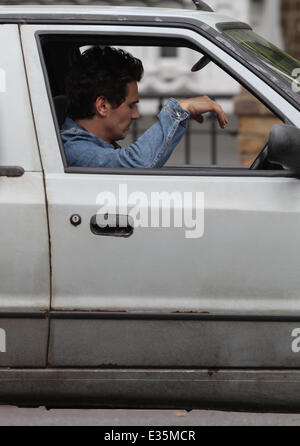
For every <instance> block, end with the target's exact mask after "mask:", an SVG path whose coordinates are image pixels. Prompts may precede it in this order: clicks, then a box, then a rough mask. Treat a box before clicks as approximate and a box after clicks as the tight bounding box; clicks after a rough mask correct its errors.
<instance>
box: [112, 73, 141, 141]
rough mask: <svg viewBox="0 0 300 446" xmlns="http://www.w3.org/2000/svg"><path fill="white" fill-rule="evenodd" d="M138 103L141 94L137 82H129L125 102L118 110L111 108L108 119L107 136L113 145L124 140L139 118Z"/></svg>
mask: <svg viewBox="0 0 300 446" xmlns="http://www.w3.org/2000/svg"><path fill="white" fill-rule="evenodd" d="M138 102H139V92H138V86H137V82H135V81H132V82H129V83H128V84H127V96H126V98H125V101H124V102H123V103H122V104H121V105H120V106H119V107H117V108H112V107H111V106H110V107H109V112H108V114H107V119H106V134H107V135H108V139H109V140H110V142H111V143H112V142H114V141H118V140H120V139H124V138H125V137H126V133H127V132H128V130H129V127H130V125H131V123H132V121H133V120H134V119H138V118H139V112H138V109H137V103H138Z"/></svg>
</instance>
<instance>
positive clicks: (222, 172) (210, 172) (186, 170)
mask: <svg viewBox="0 0 300 446" xmlns="http://www.w3.org/2000/svg"><path fill="white" fill-rule="evenodd" d="M99 24H101V23H99ZM99 24H97V25H99ZM94 25H95V24H93V26H94ZM118 25H120V24H119V23H118ZM135 25H136V26H138V25H141V24H139V23H136V24H135ZM129 26H130V25H129ZM142 26H143V27H145V28H151V24H150V25H145V23H143V24H142ZM161 26H162V27H165V28H167V29H168V30H169V29H170V26H167V25H165V26H164V24H161ZM174 28H176V29H178V28H181V27H180V25H179V24H178V23H176V25H174ZM182 28H183V30H184V29H186V26H185V27H182ZM188 29H189V30H190V31H192V32H195V33H197V34H199V35H200V36H201V37H203V38H207V36H206V35H203V36H202V34H201V33H200V32H198V30H197V31H195V29H193V28H192V27H188ZM48 36H49V37H50V36H51V37H53V36H55V37H61V38H63V36H69V37H70V36H72V37H73V38H74V40H76V39H77V38H78V39H79V37H81V38H82V37H85V38H89V37H90V38H96V37H99V39H100V38H101V36H102V37H105V39H108V40H111V41H113V40H116V41H118V42H119V43H111V45H127V46H128V45H132V46H140V45H139V44H137V43H136V40H134V39H136V38H137V37H138V38H139V39H141V40H142V39H145V37H147V40H149V43H148V44H147V45H145V46H158V45H154V44H153V42H154V41H155V40H157V39H159V41H160V45H159V46H160V47H162V46H164V45H161V41H162V40H164V41H165V42H167V44H166V45H165V46H170V41H171V40H172V41H174V42H180V41H181V42H182V41H184V42H185V47H190V48H192V49H196V50H197V51H199V53H204V54H207V55H209V56H211V57H212V59H213V62H214V63H215V64H216V65H217V66H219V67H220V68H221V69H222V70H223V71H224V72H225V73H227V74H228V75H229V76H231V77H232V78H233V79H235V80H236V81H237V82H238V83H239V84H240V85H241V86H243V87H244V88H246V90H248V91H249V92H250V93H251V94H253V95H254V96H255V97H256V98H257V99H258V100H259V101H260V102H261V103H262V104H264V105H265V106H266V107H267V108H268V109H269V110H271V111H272V112H273V113H274V115H275V116H277V117H278V118H279V119H281V120H282V121H283V122H285V123H287V124H292V123H291V122H290V121H289V119H288V118H287V117H286V116H285V115H284V114H283V112H282V111H281V110H279V109H278V108H277V107H276V106H275V105H274V104H273V103H271V102H270V101H268V99H267V98H263V99H262V98H261V97H260V92H259V91H258V90H256V88H255V87H253V86H252V85H250V84H249V83H248V81H247V80H245V79H241V78H239V76H238V75H236V74H234V73H232V71H231V69H230V67H227V66H224V65H223V64H222V61H221V60H219V58H218V56H215V55H214V54H212V53H211V52H210V51H208V50H207V48H204V47H202V46H201V44H200V42H195V41H193V39H191V38H189V37H188V36H187V35H178V34H176V32H174V34H173V35H172V36H166V35H164V34H160V33H159V32H157V33H156V34H155V36H151V35H150V34H149V36H145V35H142V34H141V33H140V32H133V33H131V34H130V35H128V34H127V33H122V27H121V26H120V32H118V34H117V35H116V32H115V31H109V30H107V29H106V30H104V31H101V30H94V31H93V30H91V31H84V30H74V31H69V30H65V31H64V30H57V31H53V30H51V31H50V30H49V31H45V30H41V31H36V32H35V40H36V43H37V48H38V54H39V58H40V62H41V66H42V70H43V77H44V81H45V84H46V90H47V94H48V100H49V104H50V108H51V114H52V118H53V122H54V125H55V131H56V136H57V141H58V145H59V148H60V154H61V159H62V163H63V168H64V172H65V173H66V174H89V175H90V174H115V175H124V174H126V175H152V176H153V175H159V176H161V175H165V176H219V177H222V176H224V177H230V176H232V177H284V178H295V177H296V178H297V177H299V174H298V173H297V172H296V171H295V170H251V169H250V168H248V167H243V166H241V167H239V166H237V167H232V168H231V167H230V168H229V167H227V166H211V165H203V166H195V165H194V166H193V165H189V166H185V165H180V166H178V167H177V166H171V167H163V168H153V169H141V168H126V169H125V170H124V168H106V167H99V168H98V167H69V166H68V165H67V161H66V156H65V151H64V146H63V143H62V140H61V136H60V128H59V124H58V121H57V116H56V110H55V106H54V101H53V97H52V92H51V86H50V80H49V76H48V72H47V68H46V62H45V57H44V52H43V47H42V39H44V38H45V37H48ZM122 39H124V40H125V39H126V42H122ZM130 41H133V42H134V43H132V44H131V43H128V42H130ZM212 43H213V44H214V42H212ZM174 46H175V45H174ZM176 46H177V47H178V45H176ZM231 57H232V56H231ZM237 62H239V63H240V61H239V60H237ZM246 68H247V69H249V68H248V67H246ZM250 71H251V70H250ZM251 72H252V73H253V71H251ZM253 74H256V73H253ZM283 99H284V100H286V98H283ZM287 102H288V101H287ZM290 105H292V104H290ZM263 149H264V147H262V149H261V152H262V151H263ZM261 152H260V153H261Z"/></svg>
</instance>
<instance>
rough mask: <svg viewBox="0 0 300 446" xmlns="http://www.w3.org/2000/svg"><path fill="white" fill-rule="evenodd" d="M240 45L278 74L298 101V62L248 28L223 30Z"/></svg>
mask: <svg viewBox="0 0 300 446" xmlns="http://www.w3.org/2000/svg"><path fill="white" fill-rule="evenodd" d="M224 32H225V33H226V34H227V35H229V36H230V37H231V38H232V39H234V40H235V41H236V42H238V43H240V44H241V45H242V47H243V48H244V49H245V50H246V51H247V52H250V53H251V54H252V55H253V54H254V55H255V56H256V57H257V58H258V59H259V60H260V61H261V62H262V63H263V65H264V67H268V68H270V69H271V70H272V71H273V72H275V73H276V74H277V75H279V77H280V79H281V80H283V81H284V82H285V83H286V84H287V85H288V87H289V90H290V94H291V95H292V96H294V97H295V95H296V96H297V101H300V94H299V93H300V62H299V61H298V60H296V59H294V58H293V57H291V56H289V55H288V54H287V53H285V52H284V51H282V50H280V49H279V48H277V47H276V46H275V45H273V44H272V43H270V42H268V41H267V40H265V39H263V38H262V37H260V36H259V35H258V34H256V33H255V32H253V31H252V30H250V29H229V30H226V31H224Z"/></svg>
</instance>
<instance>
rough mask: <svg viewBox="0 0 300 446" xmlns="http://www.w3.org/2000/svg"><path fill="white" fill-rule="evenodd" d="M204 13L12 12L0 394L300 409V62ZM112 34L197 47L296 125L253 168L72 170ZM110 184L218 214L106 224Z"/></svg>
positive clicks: (96, 402) (136, 42)
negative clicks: (71, 104)
mask: <svg viewBox="0 0 300 446" xmlns="http://www.w3.org/2000/svg"><path fill="white" fill-rule="evenodd" d="M192 6H193V5H192ZM200 7H201V5H200ZM202 7H203V5H202ZM203 8H204V10H202V11H201V10H199V11H196V10H195V9H192V7H191V9H190V10H179V9H178V10H177V9H155V8H137V7H132V8H130V7H123V8H121V7H102V6H94V5H93V6H91V7H80V6H61V7H59V6H55V7H53V8H51V7H48V6H47V7H45V6H43V7H38V6H31V7H27V8H25V7H9V6H7V7H5V6H1V8H0V67H1V70H0V91H1V94H0V159H1V162H0V175H1V178H0V215H1V217H0V230H1V232H0V234H1V235H0V366H1V368H0V403H1V404H17V405H37V406H39V405H45V406H47V407H86V406H88V407H115V408H116V407H139V408H150V407H152V408H183V409H192V408H208V407H209V408H226V409H245V410H281V411H297V410H299V409H300V255H299V252H300V239H299V234H298V233H299V228H300V180H299V168H300V152H299V149H300V130H299V128H300V96H299V90H300V88H299V81H298V80H297V75H298V74H299V73H300V70H299V68H300V63H299V62H297V61H296V60H295V59H293V58H291V57H289V56H288V55H287V54H285V53H284V52H282V51H280V50H278V49H276V48H275V47H274V46H272V45H271V44H269V43H268V42H266V41H265V40H264V39H262V38H260V37H259V36H257V35H256V34H255V32H254V31H253V30H251V28H250V27H249V26H248V25H246V24H244V23H240V22H238V21H236V20H234V19H232V18H229V17H226V16H221V15H218V14H216V13H214V12H210V11H207V10H205V9H206V8H205V7H203ZM103 44H105V45H112V46H122V45H123V46H124V45H125V46H137V47H148V46H152V47H153V46H154V47H155V46H157V47H164V46H167V47H170V46H174V47H187V48H191V49H193V50H194V51H197V52H199V59H202V62H201V63H200V64H199V65H198V66H196V67H194V69H199V68H201V67H203V66H204V65H205V64H206V63H207V62H209V61H211V63H215V64H217V65H218V66H219V67H220V68H221V69H222V70H224V72H226V73H227V74H228V75H229V76H231V77H232V78H234V79H236V80H237V81H238V82H239V83H240V84H241V85H243V86H244V87H245V88H246V89H247V90H249V91H250V92H251V93H252V94H254V95H255V96H256V97H257V98H258V99H259V100H260V101H261V102H262V103H263V104H265V105H266V106H267V107H268V108H269V109H270V110H271V111H272V112H273V113H274V114H275V115H276V116H278V117H279V118H280V119H281V120H282V122H284V123H285V125H278V126H275V127H274V128H273V129H272V131H271V133H270V140H269V143H268V144H267V145H266V146H265V147H261V150H262V152H261V154H260V155H259V157H258V159H257V160H256V161H255V162H254V164H253V165H252V166H251V167H250V168H247V167H235V168H228V167H222V166H180V165H179V166H175V167H165V168H162V169H108V168H79V167H77V168H74V167H68V166H67V164H66V157H65V154H64V149H63V145H62V142H61V139H60V125H61V121H62V119H63V114H64V93H65V91H64V79H65V75H66V72H67V70H68V67H69V65H68V64H69V56H70V54H72V53H74V51H75V52H76V51H77V52H78V51H80V48H82V47H86V46H89V45H103ZM204 57H205V59H203V58H204ZM204 69H205V68H204ZM120 191H121V192H120ZM104 192H107V193H109V194H113V195H114V196H117V197H118V198H119V200H120V202H119V204H120V206H121V207H122V208H124V209H126V206H128V200H129V199H128V197H129V196H131V198H132V196H133V195H132V194H134V193H137V192H138V193H139V194H140V196H142V197H144V198H145V199H144V201H143V202H140V211H141V212H142V213H144V214H143V215H145V214H146V213H147V212H148V213H151V210H152V211H153V209H151V197H152V194H155V193H156V194H164V195H160V197H173V198H172V199H174V202H176V203H177V204H178V201H176V199H177V198H178V197H190V196H193V197H197V196H198V197H199V200H200V202H201V203H200V204H201V205H202V211H203V212H202V213H201V214H200V213H199V215H197V219H196V220H195V219H194V220H191V221H193V222H194V227H191V226H189V227H187V226H188V225H186V226H184V225H182V227H176V225H171V224H170V225H169V226H170V227H162V226H163V225H156V226H155V225H153V226H151V225H149V227H144V226H141V225H139V224H136V223H137V222H136V221H134V218H133V217H132V216H131V217H130V216H128V215H126V214H124V212H123V213H122V212H119V215H125V218H126V217H128V219H127V220H126V224H125V227H121V226H120V225H119V226H116V227H115V228H114V227H112V226H113V225H111V227H107V228H101V227H100V226H99V224H97V222H98V220H97V216H99V194H101V193H104ZM174 193H177V194H179V195H176V196H175V195H172V194H174ZM191 194H192V195H191ZM197 194H198V195H197ZM121 195H122V196H121ZM156 196H157V195H156ZM176 197H177V198H176ZM162 203H163V204H162V206H164V203H165V205H166V206H167V205H169V204H170V201H169V202H168V200H166V201H164V200H162ZM177 204H176V205H177ZM174 207H175V205H174ZM200 207H201V206H200ZM178 209H179V207H178ZM181 210H182V212H183V215H188V214H189V212H190V211H191V203H190V201H188V200H187V201H184V200H183V201H182V203H181ZM163 211H166V212H167V211H168V209H162V212H163ZM175 211H176V209H175ZM103 215H104V214H103ZM105 215H106V214H105ZM114 216H115V215H114V214H112V215H111V216H110V217H112V218H113V217H114ZM129 217H130V218H129ZM136 217H137V215H136ZM197 224H199V228H198V229H199V231H198V233H197V234H191V231H192V230H193V229H196V226H197ZM165 226H168V225H165ZM200 226H201V227H200ZM187 234H189V235H187Z"/></svg>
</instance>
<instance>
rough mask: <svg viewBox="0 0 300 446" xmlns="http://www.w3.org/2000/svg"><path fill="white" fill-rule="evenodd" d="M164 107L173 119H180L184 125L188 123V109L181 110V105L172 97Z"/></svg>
mask: <svg viewBox="0 0 300 446" xmlns="http://www.w3.org/2000/svg"><path fill="white" fill-rule="evenodd" d="M164 109H165V110H166V111H167V112H168V113H169V114H170V115H171V116H172V117H173V118H175V119H177V120H178V121H180V123H181V124H182V125H183V126H184V127H186V126H187V124H188V121H189V119H190V117H191V115H190V114H189V112H188V111H186V110H183V108H182V107H181V105H180V104H179V102H178V101H176V99H174V98H170V99H168V101H167V102H166V104H165V106H164Z"/></svg>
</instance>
